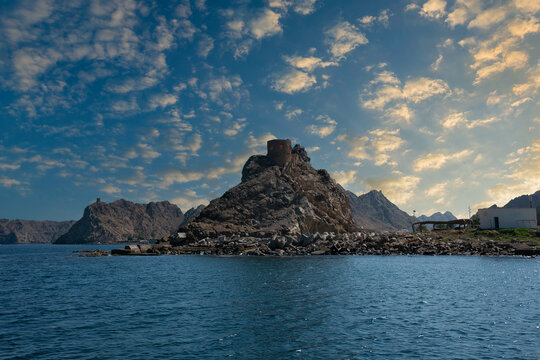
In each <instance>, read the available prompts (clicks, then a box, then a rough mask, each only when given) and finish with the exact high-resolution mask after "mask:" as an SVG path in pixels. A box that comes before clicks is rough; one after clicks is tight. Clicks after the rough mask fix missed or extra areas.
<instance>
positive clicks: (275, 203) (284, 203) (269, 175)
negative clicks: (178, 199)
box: [171, 140, 356, 242]
mask: <svg viewBox="0 0 540 360" xmlns="http://www.w3.org/2000/svg"><path fill="white" fill-rule="evenodd" d="M355 229H356V226H355V224H354V222H353V220H352V217H351V207H350V205H349V199H348V197H347V194H346V193H345V192H344V191H343V189H342V188H341V187H340V186H339V185H337V184H336V182H335V181H334V180H333V179H332V178H331V177H330V175H329V174H328V172H327V171H326V170H315V169H314V168H313V167H312V166H311V164H310V158H309V157H308V155H307V153H306V150H305V149H304V148H303V147H301V146H299V145H296V146H295V147H294V148H291V143H290V140H271V141H269V142H268V154H267V155H254V156H251V157H250V158H249V159H248V161H247V162H246V164H245V165H244V168H243V169H242V180H241V183H240V184H239V185H237V186H235V187H233V188H231V189H229V190H228V191H227V192H226V193H225V194H223V196H221V197H220V198H218V199H214V200H212V201H211V202H210V204H209V205H208V206H207V207H206V208H204V209H203V210H202V211H201V213H200V215H199V216H198V217H197V218H196V219H194V220H193V221H191V222H190V223H188V224H186V225H184V226H183V227H181V228H180V229H179V231H180V232H186V234H187V240H177V241H186V242H189V241H195V240H197V239H202V238H205V237H216V236H219V235H232V234H241V235H246V234H248V235H251V236H265V235H268V234H295V233H314V232H322V231H328V232H335V233H344V232H350V231H354V230H355ZM171 241H173V242H174V241H175V240H174V239H171Z"/></svg>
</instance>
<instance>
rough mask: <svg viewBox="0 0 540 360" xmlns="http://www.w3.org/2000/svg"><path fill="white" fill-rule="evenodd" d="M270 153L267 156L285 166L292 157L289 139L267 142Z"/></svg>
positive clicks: (278, 164)
mask: <svg viewBox="0 0 540 360" xmlns="http://www.w3.org/2000/svg"><path fill="white" fill-rule="evenodd" d="M266 146H267V148H268V154H266V156H267V157H268V158H269V159H270V160H272V162H273V163H274V164H276V165H277V166H280V167H283V166H284V165H285V164H286V163H287V162H288V161H289V160H291V158H292V146H291V140H289V139H285V140H282V139H275V140H269V141H268V142H267V143H266Z"/></svg>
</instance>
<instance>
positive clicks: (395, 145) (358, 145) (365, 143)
mask: <svg viewBox="0 0 540 360" xmlns="http://www.w3.org/2000/svg"><path fill="white" fill-rule="evenodd" d="M369 135H370V136H369V137H367V136H364V137H361V138H357V137H355V136H352V135H350V134H343V135H340V136H338V137H337V140H339V141H344V142H346V143H347V144H348V145H349V152H348V153H347V156H349V157H351V158H353V159H356V160H373V163H374V164H375V165H376V166H382V165H385V164H386V165H390V166H397V165H398V163H397V161H395V160H393V157H391V156H390V155H389V153H391V152H393V151H396V150H398V149H400V148H401V147H402V146H403V145H405V144H406V142H405V140H403V139H402V138H401V137H399V129H396V130H384V129H375V130H371V131H370V132H369Z"/></svg>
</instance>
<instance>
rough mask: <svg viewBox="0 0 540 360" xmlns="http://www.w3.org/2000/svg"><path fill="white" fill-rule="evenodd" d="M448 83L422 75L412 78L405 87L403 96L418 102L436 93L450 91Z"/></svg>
mask: <svg viewBox="0 0 540 360" xmlns="http://www.w3.org/2000/svg"><path fill="white" fill-rule="evenodd" d="M449 91H450V89H449V88H448V84H447V83H446V82H444V81H443V80H440V79H428V78H425V77H420V78H418V79H415V80H410V81H407V82H406V83H405V86H404V87H403V97H404V98H405V99H406V100H408V101H412V102H414V103H418V102H420V101H422V100H425V99H427V98H429V97H431V96H434V95H440V94H445V93H447V92H449Z"/></svg>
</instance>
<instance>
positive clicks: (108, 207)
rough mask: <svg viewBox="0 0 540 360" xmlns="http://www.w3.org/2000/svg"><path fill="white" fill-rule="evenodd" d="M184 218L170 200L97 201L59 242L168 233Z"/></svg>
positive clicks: (128, 238)
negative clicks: (146, 201)
mask: <svg viewBox="0 0 540 360" xmlns="http://www.w3.org/2000/svg"><path fill="white" fill-rule="evenodd" d="M183 220H184V215H183V214H182V211H181V210H180V209H179V208H178V207H177V206H176V205H173V204H171V203H169V202H168V201H162V202H151V203H149V204H135V203H132V202H130V201H126V200H123V199H122V200H117V201H115V202H112V203H109V204H107V203H105V202H101V201H98V202H95V203H93V204H91V205H89V206H87V207H86V208H85V209H84V215H83V217H82V218H81V219H80V220H79V221H77V222H76V223H75V224H74V225H73V226H72V227H71V229H70V230H69V231H68V232H67V233H66V234H64V235H62V236H60V237H59V238H58V239H57V240H56V241H55V243H56V244H87V243H102V244H112V243H121V242H126V241H137V240H146V239H159V238H162V237H164V236H169V235H170V234H171V232H173V231H174V230H175V229H177V228H178V226H179V225H180V224H181V223H182V221H183Z"/></svg>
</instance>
